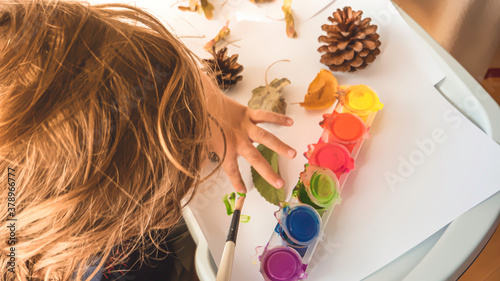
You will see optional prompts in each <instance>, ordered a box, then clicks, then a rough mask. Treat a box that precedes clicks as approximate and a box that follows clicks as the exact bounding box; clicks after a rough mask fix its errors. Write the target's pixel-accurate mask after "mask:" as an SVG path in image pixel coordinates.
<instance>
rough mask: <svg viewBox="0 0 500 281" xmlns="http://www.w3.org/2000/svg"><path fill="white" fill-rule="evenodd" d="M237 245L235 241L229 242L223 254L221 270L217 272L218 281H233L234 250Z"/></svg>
mask: <svg viewBox="0 0 500 281" xmlns="http://www.w3.org/2000/svg"><path fill="white" fill-rule="evenodd" d="M235 247H236V244H234V242H233V241H227V242H226V245H225V246H224V252H223V253H222V259H221V261H220V265H219V270H218V271H217V279H216V281H229V280H231V273H232V271H233V260H234V248H235Z"/></svg>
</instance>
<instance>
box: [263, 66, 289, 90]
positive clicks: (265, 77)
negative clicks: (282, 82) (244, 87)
mask: <svg viewBox="0 0 500 281" xmlns="http://www.w3.org/2000/svg"><path fill="white" fill-rule="evenodd" d="M283 61H287V62H290V60H279V61H275V62H273V63H272V64H271V65H270V66H269V67H268V68H267V69H266V74H264V81H266V87H267V86H269V84H268V83H267V72H268V71H269V69H271V67H272V66H273V65H275V64H277V63H278V62H283Z"/></svg>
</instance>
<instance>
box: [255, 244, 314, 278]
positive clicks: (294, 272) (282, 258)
mask: <svg viewBox="0 0 500 281" xmlns="http://www.w3.org/2000/svg"><path fill="white" fill-rule="evenodd" d="M304 270H305V265H303V264H302V260H301V258H300V255H299V253H297V251H295V250H294V249H292V248H289V247H286V246H276V247H274V248H272V249H267V250H266V251H264V253H262V256H261V263H260V271H261V272H262V276H264V279H265V280H266V281H296V280H300V279H304V278H306V276H307V274H306V273H305V272H304Z"/></svg>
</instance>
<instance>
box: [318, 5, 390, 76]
mask: <svg viewBox="0 0 500 281" xmlns="http://www.w3.org/2000/svg"><path fill="white" fill-rule="evenodd" d="M362 14H363V12H362V11H356V12H355V11H353V10H352V9H351V7H344V9H343V10H340V9H337V11H335V12H334V13H333V16H332V17H328V20H329V21H331V22H332V25H329V24H324V25H323V26H321V29H323V31H326V34H327V35H322V36H320V37H319V38H318V41H319V42H320V43H325V44H327V45H323V46H321V47H319V48H318V52H320V53H324V54H323V55H321V60H320V62H321V63H324V64H325V65H327V66H328V67H329V68H330V70H332V71H342V72H353V71H356V70H358V69H364V68H365V67H366V66H367V65H368V64H370V63H372V62H373V61H374V60H375V57H376V56H377V55H379V54H380V49H379V47H380V45H381V44H382V43H380V40H378V39H379V37H380V35H378V34H377V32H376V31H377V26H376V25H370V21H371V19H370V18H365V19H363V20H362V19H361V15H362Z"/></svg>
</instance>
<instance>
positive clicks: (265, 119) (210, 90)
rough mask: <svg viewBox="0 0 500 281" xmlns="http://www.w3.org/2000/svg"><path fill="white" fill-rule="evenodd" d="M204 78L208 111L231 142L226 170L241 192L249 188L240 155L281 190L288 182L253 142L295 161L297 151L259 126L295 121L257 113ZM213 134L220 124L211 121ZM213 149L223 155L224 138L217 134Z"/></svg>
mask: <svg viewBox="0 0 500 281" xmlns="http://www.w3.org/2000/svg"><path fill="white" fill-rule="evenodd" d="M202 77H203V86H204V88H205V94H206V96H207V103H208V111H209V112H210V114H211V115H212V116H214V117H215V119H217V121H218V122H219V123H220V125H221V126H222V128H223V130H224V134H225V136H226V141H227V152H226V157H225V160H224V162H223V163H222V167H223V169H224V170H225V171H226V173H227V175H228V177H229V179H230V180H231V183H232V184H233V186H234V188H235V189H236V191H237V192H246V187H245V184H244V182H243V179H242V177H241V173H240V170H239V167H238V162H237V160H236V159H237V156H238V155H241V156H243V157H244V158H245V159H246V160H247V161H248V162H249V163H250V165H252V166H253V167H254V168H255V170H257V172H259V174H261V175H262V176H263V177H264V179H266V180H267V181H268V182H269V183H270V184H272V185H274V186H275V187H277V188H281V187H283V186H284V185H285V182H284V180H283V179H282V178H281V177H280V176H279V175H278V174H277V173H276V172H274V170H273V169H272V168H271V166H270V165H269V163H268V162H267V161H266V160H265V159H264V157H262V155H261V154H260V152H259V151H258V150H257V149H256V148H255V147H254V146H253V144H252V143H253V142H257V143H261V144H263V145H265V146H267V147H269V148H270V149H272V150H274V151H276V152H277V153H278V154H280V155H283V156H286V157H288V158H290V159H293V158H295V156H296V154H297V151H295V149H293V148H292V147H290V146H289V145H287V144H285V143H284V142H282V141H281V140H280V139H278V138H277V137H276V136H275V135H273V134H272V133H269V132H268V131H266V130H264V129H262V128H260V127H258V126H257V125H256V124H258V123H274V124H278V125H283V126H291V125H292V124H293V120H292V119H291V118H289V117H287V116H284V115H281V114H277V113H274V112H267V111H262V110H253V109H250V108H248V107H247V106H244V105H241V104H239V103H238V102H236V101H234V100H232V99H230V98H228V97H227V96H226V95H224V94H223V93H222V92H221V91H220V90H219V89H218V88H217V87H215V86H214V85H213V84H212V83H211V82H210V80H209V78H208V77H207V76H206V75H204V74H203V75H202ZM211 123H212V124H211V130H212V132H217V131H218V129H217V127H216V125H214V124H213V122H211ZM213 136H214V139H213V142H212V147H213V149H214V151H215V153H217V154H218V155H219V156H222V153H223V151H224V142H223V140H222V135H221V134H218V133H214V134H213Z"/></svg>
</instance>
